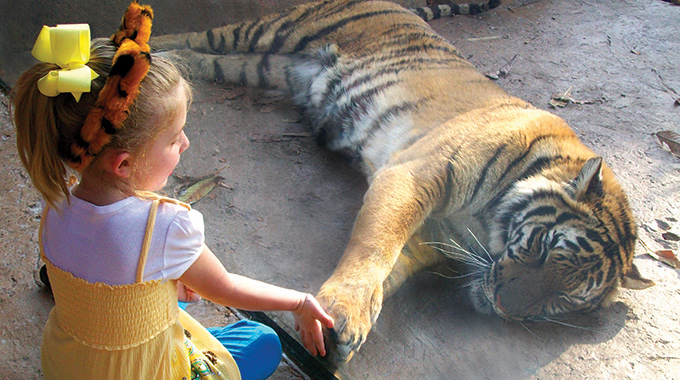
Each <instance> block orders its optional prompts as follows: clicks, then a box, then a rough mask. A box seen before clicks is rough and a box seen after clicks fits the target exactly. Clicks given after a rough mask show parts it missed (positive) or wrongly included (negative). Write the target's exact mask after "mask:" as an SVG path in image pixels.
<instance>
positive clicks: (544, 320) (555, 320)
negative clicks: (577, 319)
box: [533, 317, 604, 334]
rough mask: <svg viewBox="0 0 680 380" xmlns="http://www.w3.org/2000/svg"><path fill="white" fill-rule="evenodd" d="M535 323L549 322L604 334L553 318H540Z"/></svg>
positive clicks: (601, 332) (597, 330) (598, 330)
mask: <svg viewBox="0 0 680 380" xmlns="http://www.w3.org/2000/svg"><path fill="white" fill-rule="evenodd" d="M533 322H549V323H554V324H557V325H561V326H566V327H570V328H573V329H578V330H585V331H592V332H595V333H600V334H603V333H604V331H602V330H600V329H594V328H592V327H585V326H579V325H574V324H571V323H566V322H562V321H559V320H557V319H552V318H548V317H539V319H535V320H534V321H533Z"/></svg>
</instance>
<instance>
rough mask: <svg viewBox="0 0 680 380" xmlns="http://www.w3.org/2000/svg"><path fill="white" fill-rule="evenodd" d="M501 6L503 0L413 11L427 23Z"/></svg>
mask: <svg viewBox="0 0 680 380" xmlns="http://www.w3.org/2000/svg"><path fill="white" fill-rule="evenodd" d="M499 5H501V0H487V1H485V2H482V3H467V4H454V3H452V2H449V4H434V5H430V6H427V7H418V8H412V9H411V11H412V12H413V13H415V14H417V15H418V16H420V18H422V19H423V20H425V21H430V20H434V19H438V18H442V17H448V16H454V15H477V14H480V13H482V12H486V11H488V10H489V9H494V8H496V7H497V6H499Z"/></svg>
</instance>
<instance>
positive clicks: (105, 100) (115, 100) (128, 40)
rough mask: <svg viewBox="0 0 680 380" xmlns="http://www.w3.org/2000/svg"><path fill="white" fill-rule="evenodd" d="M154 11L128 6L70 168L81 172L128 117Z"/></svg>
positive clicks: (147, 59)
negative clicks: (107, 73) (112, 54)
mask: <svg viewBox="0 0 680 380" xmlns="http://www.w3.org/2000/svg"><path fill="white" fill-rule="evenodd" d="M152 20H153V11H152V9H151V7H150V6H148V5H140V4H139V3H138V2H137V1H136V0H135V1H133V2H132V4H130V6H129V7H128V9H127V11H126V12H125V15H124V16H123V21H122V22H121V25H120V27H119V28H118V31H117V32H116V33H114V34H113V35H112V36H111V41H113V43H114V44H115V45H116V46H117V47H118V50H117V51H116V54H115V55H114V57H113V64H112V66H111V71H110V72H109V76H108V78H107V79H106V84H105V85H104V87H103V88H102V89H101V91H100V92H99V96H98V97H97V101H96V102H95V104H94V106H92V109H91V110H90V112H89V114H88V115H87V118H86V119H85V123H84V124H83V128H82V129H81V130H80V134H79V135H77V136H76V139H75V141H74V142H73V143H72V144H71V157H69V158H68V163H69V166H71V167H72V168H73V169H75V170H77V171H82V170H83V169H84V168H85V167H86V166H87V165H88V164H89V163H90V162H91V161H92V159H93V158H94V157H95V156H96V155H97V154H98V153H99V152H101V150H102V149H103V148H104V147H105V146H106V145H107V144H108V143H109V142H110V141H111V136H112V135H115V134H116V133H117V132H118V130H120V128H121V127H122V126H123V122H124V121H125V119H127V116H128V107H130V105H131V104H132V102H133V101H134V100H135V98H136V97H137V94H138V93H139V83H140V82H141V81H142V79H144V77H145V76H146V74H147V72H148V71H149V66H150V65H151V55H150V54H149V51H150V49H149V45H148V41H149V37H150V36H151V21H152Z"/></svg>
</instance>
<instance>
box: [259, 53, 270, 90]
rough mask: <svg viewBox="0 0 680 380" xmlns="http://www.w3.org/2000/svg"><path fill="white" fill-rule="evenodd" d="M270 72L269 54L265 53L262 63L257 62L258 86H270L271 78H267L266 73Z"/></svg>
mask: <svg viewBox="0 0 680 380" xmlns="http://www.w3.org/2000/svg"><path fill="white" fill-rule="evenodd" d="M268 72H269V54H264V55H263V56H262V59H261V60H260V63H258V64H257V78H258V80H259V82H260V83H259V84H258V87H262V88H267V87H269V80H268V79H267V75H266V73H268Z"/></svg>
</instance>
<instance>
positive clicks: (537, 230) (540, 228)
mask: <svg viewBox="0 0 680 380" xmlns="http://www.w3.org/2000/svg"><path fill="white" fill-rule="evenodd" d="M543 231H545V228H543V226H536V227H534V228H533V229H532V230H531V233H530V234H529V237H528V238H527V248H531V245H530V244H534V240H536V235H538V234H540V233H541V232H543Z"/></svg>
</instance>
